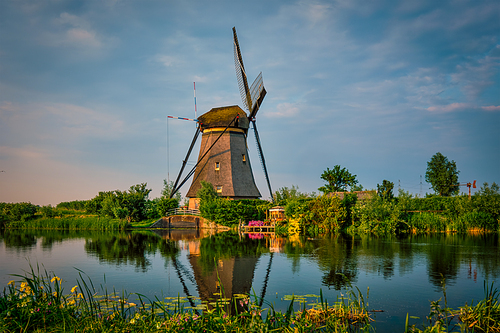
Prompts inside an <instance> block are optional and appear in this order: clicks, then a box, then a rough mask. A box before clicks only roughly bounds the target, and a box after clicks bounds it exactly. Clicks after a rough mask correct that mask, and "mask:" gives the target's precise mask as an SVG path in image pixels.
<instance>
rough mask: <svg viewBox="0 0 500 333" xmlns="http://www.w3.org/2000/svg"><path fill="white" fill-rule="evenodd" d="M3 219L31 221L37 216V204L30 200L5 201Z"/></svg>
mask: <svg viewBox="0 0 500 333" xmlns="http://www.w3.org/2000/svg"><path fill="white" fill-rule="evenodd" d="M2 211H3V215H4V217H3V219H4V220H5V219H6V220H8V221H29V220H32V219H34V218H35V214H36V212H37V206H35V205H33V204H32V203H30V202H20V203H3V204H2Z"/></svg>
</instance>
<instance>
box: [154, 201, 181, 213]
mask: <svg viewBox="0 0 500 333" xmlns="http://www.w3.org/2000/svg"><path fill="white" fill-rule="evenodd" d="M156 207H157V211H158V214H159V215H160V216H159V217H161V216H166V215H167V212H168V211H169V210H171V209H174V208H177V207H179V201H178V200H177V198H172V199H169V198H168V197H162V198H160V199H159V200H158V202H157V206H156Z"/></svg>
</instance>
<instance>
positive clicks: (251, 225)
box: [248, 220, 264, 227]
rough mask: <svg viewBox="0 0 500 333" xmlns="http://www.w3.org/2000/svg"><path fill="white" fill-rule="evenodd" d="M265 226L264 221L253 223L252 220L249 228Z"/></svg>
mask: <svg viewBox="0 0 500 333" xmlns="http://www.w3.org/2000/svg"><path fill="white" fill-rule="evenodd" d="M263 225H264V222H262V221H253V220H252V221H250V222H248V226H249V227H261V226H263Z"/></svg>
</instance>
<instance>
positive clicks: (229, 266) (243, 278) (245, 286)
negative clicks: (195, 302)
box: [188, 234, 273, 313]
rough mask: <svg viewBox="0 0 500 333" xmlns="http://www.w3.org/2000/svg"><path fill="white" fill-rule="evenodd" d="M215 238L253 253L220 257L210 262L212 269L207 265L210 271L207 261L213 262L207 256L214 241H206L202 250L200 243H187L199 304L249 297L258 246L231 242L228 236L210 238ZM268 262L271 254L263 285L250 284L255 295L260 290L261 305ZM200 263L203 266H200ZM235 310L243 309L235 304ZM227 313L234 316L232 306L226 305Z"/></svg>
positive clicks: (249, 242) (199, 241) (256, 261)
mask: <svg viewBox="0 0 500 333" xmlns="http://www.w3.org/2000/svg"><path fill="white" fill-rule="evenodd" d="M233 235H234V234H233ZM217 237H221V238H220V239H219V240H222V241H223V242H226V243H232V244H236V246H242V247H245V248H246V249H247V251H248V250H249V249H252V248H253V249H254V250H255V252H253V251H251V250H250V251H249V252H250V253H246V254H245V255H232V256H220V258H219V259H218V260H217V262H215V263H213V262H212V264H214V266H212V265H208V266H211V267H210V268H207V267H206V266H207V262H206V260H207V258H208V260H213V257H212V256H210V255H209V253H211V251H210V247H211V244H212V245H213V246H215V247H217V245H216V244H217V243H216V242H215V241H214V242H210V241H209V242H208V243H205V246H203V248H202V246H201V243H202V241H201V240H198V241H194V242H190V243H189V252H190V253H189V255H188V260H189V263H190V264H191V267H192V269H193V273H194V274H193V275H194V276H193V277H194V280H195V281H196V286H197V289H198V294H199V297H200V298H201V300H202V301H205V302H207V303H210V302H213V301H215V300H216V299H220V298H221V297H222V298H229V299H231V298H233V297H235V296H236V295H249V294H250V293H251V291H252V283H253V279H254V274H255V267H256V266H257V263H258V262H259V259H260V257H261V256H260V254H258V252H257V247H258V246H259V244H260V243H259V242H258V241H256V240H251V239H248V238H245V239H243V240H239V241H238V240H235V239H231V237H233V236H231V235H229V236H225V235H223V234H219V235H216V236H214V238H217ZM236 237H238V236H236ZM201 251H208V253H203V252H201ZM238 252H239V251H238ZM259 253H260V252H259ZM272 260H273V253H271V254H270V256H269V261H268V262H267V269H266V275H265V278H264V281H262V285H261V282H258V283H256V284H254V288H255V289H256V290H255V291H256V292H258V291H259V289H260V293H259V295H258V296H260V304H261V305H262V303H263V300H264V297H265V295H266V290H267V283H268V280H269V274H270V271H271V265H272ZM204 261H205V264H204V263H203V262H204ZM209 264H210V263H209ZM189 279H190V280H191V281H192V277H189ZM236 306H237V308H238V310H241V309H242V308H243V306H242V305H241V304H239V303H237V304H236ZM227 311H230V312H231V313H234V311H235V307H234V305H231V304H228V305H227Z"/></svg>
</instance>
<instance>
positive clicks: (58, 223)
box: [7, 215, 129, 230]
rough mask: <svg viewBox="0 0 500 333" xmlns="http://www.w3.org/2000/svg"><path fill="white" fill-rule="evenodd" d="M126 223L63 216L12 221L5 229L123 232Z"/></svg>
mask: <svg viewBox="0 0 500 333" xmlns="http://www.w3.org/2000/svg"><path fill="white" fill-rule="evenodd" d="M128 226H129V224H128V223H127V221H124V220H119V219H112V218H109V217H100V216H92V215H91V216H88V215H81V216H67V217H65V216H63V217H55V218H38V219H34V220H28V221H12V222H9V223H8V225H7V227H8V228H12V229H59V230H123V229H125V228H127V227H128Z"/></svg>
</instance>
